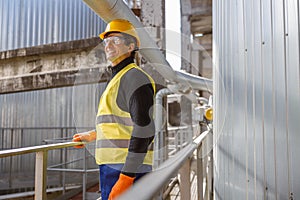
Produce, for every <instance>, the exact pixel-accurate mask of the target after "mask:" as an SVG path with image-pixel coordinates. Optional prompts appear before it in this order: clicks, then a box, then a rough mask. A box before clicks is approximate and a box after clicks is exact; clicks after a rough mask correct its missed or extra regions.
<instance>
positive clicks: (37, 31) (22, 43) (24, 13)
mask: <svg viewBox="0 0 300 200" xmlns="http://www.w3.org/2000/svg"><path fill="white" fill-rule="evenodd" d="M0 27H1V31H0V51H5V50H12V49H18V48H24V47H32V46H37V45H43V44H51V43H58V42H66V41H72V40H79V39H85V38H90V37H95V36H97V35H98V34H99V33H100V32H101V31H103V30H104V29H105V23H104V22H103V21H102V20H101V19H100V18H99V17H98V16H97V15H96V14H95V13H94V12H93V11H92V10H91V9H90V8H88V7H87V5H86V4H85V3H83V2H82V0H42V1H41V0H1V1H0Z"/></svg>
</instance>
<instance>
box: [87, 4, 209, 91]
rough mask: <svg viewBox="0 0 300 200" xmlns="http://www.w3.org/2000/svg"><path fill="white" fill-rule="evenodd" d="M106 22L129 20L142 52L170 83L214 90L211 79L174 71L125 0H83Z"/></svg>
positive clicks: (196, 88)
mask: <svg viewBox="0 0 300 200" xmlns="http://www.w3.org/2000/svg"><path fill="white" fill-rule="evenodd" d="M83 1H84V2H85V3H86V4H87V5H88V6H89V7H90V8H91V9H92V10H94V12H95V13H96V14H98V15H99V16H100V17H101V18H102V19H103V20H104V21H105V22H109V21H111V20H113V19H117V18H122V19H127V20H129V21H130V22H131V23H132V24H133V25H134V26H135V27H136V28H137V31H138V34H139V35H140V40H141V47H140V53H141V54H142V55H143V57H144V58H145V59H146V60H147V61H148V62H149V63H151V64H152V66H153V67H154V68H155V69H156V71H158V72H159V73H160V74H161V75H162V76H163V77H164V78H165V79H167V80H168V81H169V83H170V84H176V85H178V84H179V85H184V86H185V87H186V88H189V87H190V88H191V89H195V90H204V91H210V92H212V88H213V82H212V80H210V79H206V78H203V77H199V76H195V75H192V74H188V73H183V72H181V71H174V70H173V69H172V67H171V66H170V64H169V63H168V61H167V60H166V58H165V57H164V56H163V54H162V53H161V51H160V49H159V48H158V46H157V45H156V43H155V42H154V40H153V39H152V38H151V37H150V35H149V34H148V32H147V31H146V30H145V28H144V27H143V25H142V23H141V22H140V21H139V20H138V18H137V17H136V16H135V15H134V14H133V12H132V11H131V10H130V8H129V7H128V6H127V5H126V4H125V3H124V2H123V0H101V1H99V0H83Z"/></svg>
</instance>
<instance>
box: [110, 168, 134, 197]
mask: <svg viewBox="0 0 300 200" xmlns="http://www.w3.org/2000/svg"><path fill="white" fill-rule="evenodd" d="M133 181H134V177H130V176H126V175H124V174H120V177H119V179H118V181H117V182H116V184H115V185H114V187H113V188H112V189H111V192H110V194H109V198H108V199H109V200H113V199H115V198H117V197H118V196H119V195H121V194H122V193H123V192H125V191H126V190H127V189H128V188H129V187H131V186H132V184H133Z"/></svg>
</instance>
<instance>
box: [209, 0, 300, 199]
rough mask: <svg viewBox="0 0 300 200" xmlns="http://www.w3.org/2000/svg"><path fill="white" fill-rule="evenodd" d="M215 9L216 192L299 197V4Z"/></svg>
mask: <svg viewBox="0 0 300 200" xmlns="http://www.w3.org/2000/svg"><path fill="white" fill-rule="evenodd" d="M213 7H214V8H213V9H214V10H213V20H214V21H213V33H214V35H213V40H214V46H213V50H214V52H213V55H214V65H215V68H214V110H215V113H214V114H215V115H214V117H215V118H214V142H215V144H216V145H215V146H216V148H215V149H214V150H215V153H214V162H215V163H214V164H215V168H214V169H215V173H214V175H215V177H214V184H215V186H214V187H215V193H214V194H215V197H216V199H299V198H300V182H299V179H300V171H299V166H300V157H299V155H298V154H299V152H300V134H299V130H300V120H299V119H300V69H299V68H300V67H299V58H300V57H299V43H300V40H299V18H300V16H299V15H300V13H299V10H300V6H299V1H297V0H289V1H272V0H269V1H265V0H253V1H248V0H242V1H241V0H233V1H218V0H214V1H213Z"/></svg>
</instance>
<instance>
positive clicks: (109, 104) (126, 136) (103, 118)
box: [96, 63, 155, 165]
mask: <svg viewBox="0 0 300 200" xmlns="http://www.w3.org/2000/svg"><path fill="white" fill-rule="evenodd" d="M132 68H136V69H138V70H141V69H140V68H138V67H137V65H136V64H134V63H132V64H129V65H127V66H126V67H125V68H123V69H122V70H121V71H120V72H118V73H117V74H116V75H115V76H114V77H113V79H112V80H111V81H110V82H109V84H108V85H107V87H106V89H105V91H104V92H103V94H102V96H101V98H100V103H99V108H98V114H97V118H96V130H97V143H96V162H97V164H98V165H100V164H116V163H125V160H126V156H127V153H128V146H129V141H130V137H131V133H132V130H133V122H132V120H131V117H130V113H128V112H125V111H123V110H121V109H120V108H119V107H118V105H117V96H118V90H119V85H120V80H121V78H122V76H124V74H125V73H126V72H127V71H128V70H130V69H132ZM141 71H142V72H143V73H145V72H144V71H143V70H141ZM145 74H146V75H147V77H148V78H149V80H150V82H151V83H152V86H153V90H154V93H155V84H154V81H153V80H152V78H151V77H150V76H149V75H148V74H147V73H145ZM152 159H153V144H151V145H150V146H149V148H148V152H147V154H146V157H145V159H144V164H148V165H152Z"/></svg>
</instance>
